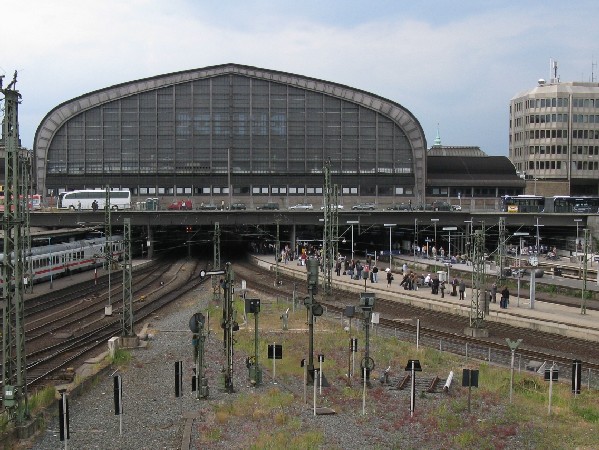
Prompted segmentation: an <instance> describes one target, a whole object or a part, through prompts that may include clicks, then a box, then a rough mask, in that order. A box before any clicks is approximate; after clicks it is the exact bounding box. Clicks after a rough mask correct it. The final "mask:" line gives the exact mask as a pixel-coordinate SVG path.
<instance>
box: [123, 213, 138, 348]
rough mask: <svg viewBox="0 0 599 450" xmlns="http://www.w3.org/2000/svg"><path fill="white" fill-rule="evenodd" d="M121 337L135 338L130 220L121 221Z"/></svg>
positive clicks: (127, 218)
mask: <svg viewBox="0 0 599 450" xmlns="http://www.w3.org/2000/svg"><path fill="white" fill-rule="evenodd" d="M123 225H124V229H123V239H124V242H123V330H122V333H123V336H125V337H132V336H135V331H134V330H133V323H134V320H133V289H132V287H131V278H132V263H131V219H130V218H129V217H125V218H124V219H123Z"/></svg>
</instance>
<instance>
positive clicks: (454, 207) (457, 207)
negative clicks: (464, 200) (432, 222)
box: [451, 205, 462, 211]
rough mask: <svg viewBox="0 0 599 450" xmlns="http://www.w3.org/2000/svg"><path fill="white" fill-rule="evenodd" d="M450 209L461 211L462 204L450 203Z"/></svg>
mask: <svg viewBox="0 0 599 450" xmlns="http://www.w3.org/2000/svg"><path fill="white" fill-rule="evenodd" d="M451 210H452V211H461V210H462V205H451Z"/></svg>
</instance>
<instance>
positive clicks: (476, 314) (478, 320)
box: [470, 225, 487, 329]
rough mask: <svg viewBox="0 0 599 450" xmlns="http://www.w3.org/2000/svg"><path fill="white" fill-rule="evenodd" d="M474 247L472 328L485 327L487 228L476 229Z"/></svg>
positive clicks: (471, 305)
mask: <svg viewBox="0 0 599 450" xmlns="http://www.w3.org/2000/svg"><path fill="white" fill-rule="evenodd" d="M473 241H474V242H473V246H472V247H473V248H472V266H473V267H472V295H471V298H470V328H471V329H483V328H485V309H486V305H487V303H486V302H487V299H485V289H484V283H485V228H484V225H483V227H482V229H480V230H476V231H474V239H473Z"/></svg>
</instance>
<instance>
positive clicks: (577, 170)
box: [509, 76, 599, 196]
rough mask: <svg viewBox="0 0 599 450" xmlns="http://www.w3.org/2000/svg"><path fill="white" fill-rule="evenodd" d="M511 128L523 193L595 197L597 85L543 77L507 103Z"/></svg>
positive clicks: (598, 188) (598, 186)
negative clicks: (524, 189)
mask: <svg viewBox="0 0 599 450" xmlns="http://www.w3.org/2000/svg"><path fill="white" fill-rule="evenodd" d="M509 126H510V136H509V158H510V160H511V161H512V163H513V164H514V166H515V167H516V171H517V172H518V173H519V174H520V176H521V177H522V178H524V179H526V193H527V194H537V195H544V196H552V195H594V196H596V195H599V83H583V82H567V83H563V82H560V80H559V78H558V77H557V76H556V77H555V78H551V79H550V80H549V82H546V81H545V80H543V79H541V80H539V81H538V84H537V86H536V87H534V88H533V89H530V90H527V91H524V92H521V93H519V94H517V95H516V96H514V97H513V98H512V99H511V101H510V124H509Z"/></svg>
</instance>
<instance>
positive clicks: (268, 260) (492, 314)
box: [252, 255, 599, 342]
mask: <svg viewBox="0 0 599 450" xmlns="http://www.w3.org/2000/svg"><path fill="white" fill-rule="evenodd" d="M252 257H253V259H254V261H255V263H256V264H257V265H259V266H261V267H264V268H266V269H267V270H273V271H274V270H275V266H276V263H275V260H274V259H275V258H274V255H252ZM394 262H395V258H394ZM418 262H421V263H422V264H427V263H428V264H430V261H428V262H426V263H425V262H422V261H417V265H418ZM398 263H402V264H403V261H401V260H399V261H398ZM410 265H411V266H412V267H413V264H410ZM377 266H378V267H379V281H378V283H372V282H370V281H367V282H366V289H367V291H368V292H373V293H375V294H376V296H377V298H385V299H398V300H400V301H401V302H402V303H407V304H410V305H412V306H417V307H421V308H428V309H431V310H435V311H439V312H446V313H452V314H458V315H462V316H465V317H469V314H470V298H471V296H472V289H470V288H467V289H466V299H465V300H458V297H452V296H450V295H449V291H450V289H447V290H446V294H445V297H444V298H441V295H440V294H439V295H434V294H432V293H431V289H430V288H420V289H418V290H413V291H408V290H404V288H403V286H400V284H399V283H400V282H401V279H402V275H401V274H400V273H399V272H398V271H397V269H394V271H393V272H394V274H395V276H394V278H395V279H394V281H393V282H392V284H391V286H387V281H386V279H385V269H386V268H387V267H388V263H385V262H383V263H381V264H380V265H378V264H377ZM458 266H459V267H458ZM461 266H464V267H461ZM452 269H453V270H452ZM468 269H469V270H468ZM440 270H441V269H440ZM456 270H459V272H454V273H459V274H460V275H462V276H463V274H464V273H467V272H468V271H470V272H472V266H466V265H465V264H458V265H455V267H453V268H451V269H450V276H451V277H453V274H452V273H451V272H452V271H456ZM279 271H280V272H281V273H286V274H289V275H290V276H294V277H297V278H299V279H304V280H305V279H306V267H305V266H301V265H298V263H297V261H290V262H289V263H287V264H284V263H279ZM420 272H422V271H417V273H420ZM460 275H457V276H458V277H459V276H460ZM467 276H468V278H469V277H470V276H471V275H470V274H467ZM556 278H558V277H556ZM575 282H578V283H582V282H581V281H579V280H567V283H568V285H571V284H573V283H575ZM552 283H554V284H559V283H560V280H557V279H554V280H552ZM332 284H333V287H336V288H342V289H345V290H352V291H355V292H356V293H358V292H364V280H352V279H350V277H349V276H348V275H340V276H337V275H336V274H335V273H334V272H333V278H332ZM590 284H591V283H590V282H589V283H588V285H590ZM521 292H523V291H521ZM511 294H512V295H511V296H510V304H509V307H508V308H507V309H501V308H500V307H499V300H498V301H497V303H491V304H490V306H489V310H490V311H489V315H487V316H486V317H485V320H487V321H490V322H498V323H504V324H507V325H511V326H516V327H520V328H528V329H531V330H535V331H543V332H547V333H553V334H558V335H562V336H567V337H572V338H578V339H583V340H587V341H593V342H599V311H595V310H590V309H588V308H587V310H586V314H581V308H580V304H578V305H577V306H564V305H557V304H554V303H548V302H544V301H540V300H536V301H535V302H534V307H533V308H532V309H531V307H530V302H529V300H528V299H525V298H520V299H519V300H518V298H517V296H516V295H514V294H515V293H514V292H511ZM498 297H499V294H498Z"/></svg>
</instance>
